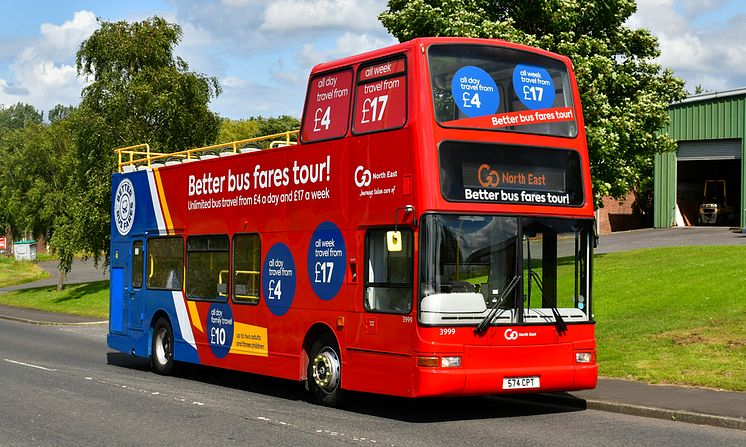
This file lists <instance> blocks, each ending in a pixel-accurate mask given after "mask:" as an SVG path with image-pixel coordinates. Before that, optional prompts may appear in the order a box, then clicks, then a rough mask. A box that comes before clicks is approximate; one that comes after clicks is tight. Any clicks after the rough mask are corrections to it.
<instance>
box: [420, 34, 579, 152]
mask: <svg viewBox="0 0 746 447" xmlns="http://www.w3.org/2000/svg"><path fill="white" fill-rule="evenodd" d="M428 61H429V64H430V80H431V85H432V96H433V105H434V109H435V119H436V120H437V121H438V122H439V123H440V124H441V125H442V126H445V127H458V128H475V129H490V130H499V131H512V132H523V133H532V134H542V135H552V136H562V137H571V138H574V137H575V136H576V135H577V124H576V120H575V110H574V106H573V101H572V91H571V89H570V85H571V84H570V79H569V75H568V72H567V67H566V66H565V64H564V63H563V62H562V61H560V60H557V59H552V58H548V57H545V56H541V55H538V54H534V53H528V52H524V51H520V50H513V49H509V48H501V47H493V46H486V45H433V46H432V47H430V49H429V51H428Z"/></svg>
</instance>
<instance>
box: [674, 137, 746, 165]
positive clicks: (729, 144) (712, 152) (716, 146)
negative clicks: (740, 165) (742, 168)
mask: <svg viewBox="0 0 746 447" xmlns="http://www.w3.org/2000/svg"><path fill="white" fill-rule="evenodd" d="M676 158H677V160H678V161H698V160H740V159H741V140H737V139H734V140H703V141H680V142H679V149H678V150H677V151H676Z"/></svg>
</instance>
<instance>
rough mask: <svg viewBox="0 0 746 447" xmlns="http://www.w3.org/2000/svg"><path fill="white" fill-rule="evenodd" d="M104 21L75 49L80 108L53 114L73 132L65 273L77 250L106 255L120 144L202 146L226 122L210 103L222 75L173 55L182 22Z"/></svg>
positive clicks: (62, 241)
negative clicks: (194, 68) (200, 70)
mask: <svg viewBox="0 0 746 447" xmlns="http://www.w3.org/2000/svg"><path fill="white" fill-rule="evenodd" d="M99 24H100V27H99V29H98V30H96V31H95V32H94V33H93V34H92V35H91V36H90V37H89V38H88V39H87V40H85V41H84V42H83V43H82V44H81V46H80V49H79V50H78V52H77V58H76V66H77V70H78V75H79V76H84V77H86V78H87V80H88V81H89V84H88V85H87V86H86V87H85V88H84V89H83V92H82V100H81V103H80V105H79V107H77V108H75V109H65V108H56V109H53V112H54V113H50V119H51V118H54V119H55V123H57V122H59V123H60V124H63V123H64V129H67V130H69V131H70V132H71V135H72V138H71V141H70V143H71V144H70V146H69V148H70V150H71V153H70V157H69V158H68V159H67V160H68V163H67V164H66V165H65V171H66V172H67V173H68V178H69V181H68V182H67V183H66V185H65V197H66V203H67V206H66V208H65V213H64V214H63V215H60V216H59V219H57V220H56V221H55V225H54V234H52V236H51V239H50V245H51V246H52V247H53V248H54V249H56V251H57V253H58V254H59V256H60V270H61V271H62V272H68V271H69V270H70V266H71V265H72V259H73V258H72V257H73V254H75V253H81V252H82V253H84V254H85V255H86V256H92V257H93V258H94V260H95V261H96V262H97V263H98V262H99V260H100V259H101V258H102V257H103V258H104V259H108V252H109V230H110V215H109V213H110V205H111V174H112V173H113V172H115V170H116V166H117V165H116V163H117V160H116V156H115V153H114V149H115V148H117V147H124V146H130V145H134V144H139V143H146V142H147V143H149V144H150V145H151V148H154V149H155V150H162V151H168V152H173V151H178V150H183V149H187V148H190V147H195V146H204V145H207V144H211V143H212V142H214V140H215V137H216V136H217V132H218V128H219V126H220V119H219V117H218V116H217V115H216V114H214V113H213V112H211V111H210V110H209V108H208V103H209V102H210V100H211V99H212V98H214V97H216V96H218V95H219V94H220V93H221V89H220V85H219V84H218V81H217V79H216V78H212V77H207V76H205V75H202V74H197V73H194V72H191V71H189V66H188V64H187V63H186V62H185V61H184V60H182V59H181V58H175V57H174V54H173V50H174V47H175V46H176V45H177V44H178V43H179V41H180V40H181V35H182V31H181V28H180V27H179V26H178V25H175V24H170V23H168V22H167V21H165V20H163V19H161V18H159V17H153V18H150V19H147V20H144V21H142V22H134V23H128V22H125V21H120V22H106V21H99ZM60 128H62V127H60Z"/></svg>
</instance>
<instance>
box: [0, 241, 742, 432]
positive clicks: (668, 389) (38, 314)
mask: <svg viewBox="0 0 746 447" xmlns="http://www.w3.org/2000/svg"><path fill="white" fill-rule="evenodd" d="M675 245H744V246H746V234H744V233H741V229H728V228H724V227H684V228H668V229H644V230H634V231H626V232H621V233H614V234H611V235H608V236H601V238H600V241H599V247H598V249H597V250H596V252H600V253H606V252H611V251H620V250H631V249H635V248H644V247H657V246H675ZM77 266H78V267H79V268H81V269H87V273H85V274H83V275H82V277H89V279H87V280H86V281H94V280H101V279H102V272H101V269H98V268H95V267H94V268H91V266H90V265H88V266H87V265H86V264H85V263H83V264H77ZM75 268H76V266H75V265H74V266H73V269H74V270H75ZM79 273H80V272H77V273H75V276H73V275H72V274H71V275H70V276H69V278H71V277H72V278H81V276H79ZM107 277H108V276H107ZM104 279H105V278H104ZM81 282H82V281H81ZM53 283H54V284H56V282H53ZM66 283H71V282H66ZM39 286H40V284H39V283H38V282H36V283H27V284H24V285H22V286H21V287H39ZM7 289H8V288H5V289H0V293H2V292H3V291H7ZM0 318H2V319H8V320H14V321H21V322H24V323H29V324H39V325H89V324H101V325H103V324H106V323H107V322H106V321H96V320H94V319H90V318H83V317H77V316H72V315H65V314H58V313H49V312H43V311H38V310H32V309H19V308H15V307H9V306H2V305H0ZM517 398H518V399H525V400H529V401H537V402H541V403H543V404H546V403H549V404H554V405H559V406H564V407H573V408H587V409H592V410H600V411H609V412H614V413H621V414H629V415H635V416H642V417H651V418H658V419H666V420H670V421H677V422H686V423H693V424H700V425H711V426H716V427H723V428H731V429H738V430H746V392H735V391H723V390H715V389H707V388H696V387H684V386H675V385H653V384H647V383H643V382H636V381H631V380H621V379H611V378H605V377H601V378H599V380H598V386H597V387H596V388H595V389H593V390H584V391H574V392H570V393H548V394H542V395H524V396H519V397H517Z"/></svg>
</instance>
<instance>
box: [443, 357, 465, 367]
mask: <svg viewBox="0 0 746 447" xmlns="http://www.w3.org/2000/svg"><path fill="white" fill-rule="evenodd" d="M440 367H441V368H460V367H461V357H455V356H454V357H442V358H441V359H440Z"/></svg>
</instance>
